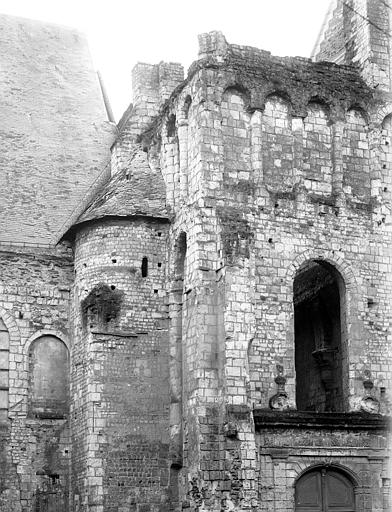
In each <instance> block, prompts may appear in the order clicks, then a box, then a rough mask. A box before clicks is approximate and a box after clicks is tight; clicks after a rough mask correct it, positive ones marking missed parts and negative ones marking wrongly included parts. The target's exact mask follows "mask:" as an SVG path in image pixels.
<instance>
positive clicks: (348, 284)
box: [286, 250, 359, 293]
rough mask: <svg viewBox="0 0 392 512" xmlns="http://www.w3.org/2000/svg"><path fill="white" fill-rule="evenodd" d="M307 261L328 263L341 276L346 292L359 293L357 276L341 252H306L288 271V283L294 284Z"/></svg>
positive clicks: (297, 258) (298, 256)
mask: <svg viewBox="0 0 392 512" xmlns="http://www.w3.org/2000/svg"><path fill="white" fill-rule="evenodd" d="M307 261H319V262H325V263H328V264H329V265H331V267H333V268H334V269H335V270H337V271H338V273H339V274H340V275H341V277H342V279H343V281H344V285H345V288H346V290H349V291H350V292H354V293H356V292H358V291H359V286H358V283H357V280H356V277H355V274H354V272H353V270H352V268H351V266H350V265H349V263H348V262H347V261H346V260H345V259H344V257H343V256H342V255H341V254H340V253H339V251H314V250H306V251H304V252H302V253H300V254H298V255H297V256H296V257H295V259H294V260H293V261H292V263H291V265H290V266H289V267H288V269H287V273H286V278H287V281H288V282H291V283H294V279H295V276H296V274H297V272H298V270H299V269H300V268H301V267H302V266H304V265H305V264H306V262H307Z"/></svg>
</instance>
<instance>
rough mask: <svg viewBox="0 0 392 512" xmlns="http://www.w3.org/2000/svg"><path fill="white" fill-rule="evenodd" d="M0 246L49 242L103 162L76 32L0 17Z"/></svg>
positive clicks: (93, 91) (107, 135) (96, 106)
mask: <svg viewBox="0 0 392 512" xmlns="http://www.w3.org/2000/svg"><path fill="white" fill-rule="evenodd" d="M0 48H1V54H0V70H1V71H0V97H1V108H0V141H1V152H0V242H1V241H3V242H4V241H9V240H12V241H13V242H18V243H31V244H37V243H39V244H51V243H54V241H55V240H56V239H57V237H58V234H59V232H61V230H62V228H63V227H64V225H65V224H66V223H67V220H68V219H70V218H71V217H72V215H74V214H75V211H76V210H77V209H78V207H79V205H80V203H81V201H82V198H83V197H85V195H86V193H87V191H88V190H89V189H90V187H91V184H92V183H93V182H94V181H95V180H96V179H97V177H98V176H99V175H100V174H101V173H102V171H103V169H104V168H105V166H106V165H107V163H108V161H109V160H110V146H111V144H112V142H113V139H114V134H115V133H114V132H115V128H114V125H113V124H111V123H109V122H108V118H107V114H106V110H105V105H104V101H103V97H102V92H101V88H100V85H99V81H98V77H97V74H96V72H95V70H94V68H93V66H92V61H91V57H90V53H89V50H88V45H87V41H86V39H85V38H84V36H83V35H81V34H80V33H79V32H78V31H76V30H74V29H71V28H66V27H62V26H58V25H52V24H48V23H46V22H45V23H44V22H40V21H33V20H27V19H23V18H15V17H13V16H6V15H0Z"/></svg>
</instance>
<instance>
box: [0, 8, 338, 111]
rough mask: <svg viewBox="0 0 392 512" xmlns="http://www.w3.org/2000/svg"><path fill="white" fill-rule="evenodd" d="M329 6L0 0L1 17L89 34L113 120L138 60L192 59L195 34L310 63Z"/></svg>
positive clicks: (127, 98)
mask: <svg viewBox="0 0 392 512" xmlns="http://www.w3.org/2000/svg"><path fill="white" fill-rule="evenodd" d="M329 2H330V0H235V1H234V0H195V1H192V2H191V1H188V0H167V1H164V0H161V1H159V0H0V12H1V13H3V14H13V15H15V16H23V17H26V18H33V19H39V20H44V21H49V22H54V23H59V24H61V25H68V26H71V27H75V28H78V29H79V30H81V31H83V32H84V33H85V34H87V37H88V40H89V43H90V49H91V53H92V56H93V60H94V63H95V66H96V68H97V69H98V70H99V71H100V72H101V74H102V76H103V80H104V82H105V85H106V89H107V92H108V95H109V99H110V102H111V105H112V108H113V111H114V114H115V117H116V119H117V120H118V119H119V117H120V116H121V114H122V112H123V111H124V110H125V109H126V107H127V106H128V104H129V103H130V102H131V100H132V98H131V81H130V77H131V69H132V67H133V66H134V65H135V64H136V62H138V61H139V62H149V63H152V64H155V63H158V62H160V61H162V60H164V61H168V62H181V63H182V64H183V65H184V66H185V69H187V68H188V67H189V65H190V64H191V62H192V61H194V60H195V59H196V58H197V51H198V44H197V35H198V34H201V33H203V32H209V31H210V30H221V31H222V32H223V33H224V35H225V36H226V39H227V40H228V42H229V43H236V44H241V45H247V46H255V47H257V48H263V49H264V50H268V51H270V52H271V53H273V54H274V55H282V56H283V55H300V56H303V57H308V56H309V55H310V53H311V51H312V48H313V45H314V43H315V40H316V38H317V34H318V32H319V30H320V27H321V24H322V22H323V19H324V16H325V14H326V12H327V10H328V5H329Z"/></svg>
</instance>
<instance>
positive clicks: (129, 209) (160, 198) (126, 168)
mask: <svg viewBox="0 0 392 512" xmlns="http://www.w3.org/2000/svg"><path fill="white" fill-rule="evenodd" d="M165 198H166V192H165V183H164V181H163V177H162V174H161V172H160V170H159V169H154V168H153V167H152V166H150V165H149V163H148V160H147V153H145V152H144V151H143V150H142V149H140V148H137V149H134V150H133V151H132V152H131V155H130V157H129V160H128V162H126V164H125V165H124V164H122V169H121V170H119V171H118V172H116V173H115V174H113V176H112V177H111V178H110V180H109V181H108V182H107V183H106V185H104V187H103V188H102V189H101V190H100V191H99V192H98V193H97V195H96V196H95V198H94V199H93V201H92V202H91V203H90V205H89V206H88V207H87V208H86V210H85V211H84V212H83V213H82V215H81V216H80V217H79V218H78V220H77V221H76V223H75V224H80V223H82V222H87V221H91V220H95V219H100V218H103V217H113V216H115V217H133V216H147V217H158V218H161V219H162V218H163V219H167V218H168V211H167V209H166V204H165Z"/></svg>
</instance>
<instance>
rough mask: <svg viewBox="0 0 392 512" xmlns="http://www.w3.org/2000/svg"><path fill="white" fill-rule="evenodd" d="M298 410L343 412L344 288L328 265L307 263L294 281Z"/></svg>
mask: <svg viewBox="0 0 392 512" xmlns="http://www.w3.org/2000/svg"><path fill="white" fill-rule="evenodd" d="M294 326H295V370H296V378H297V382H296V400H297V409H298V410H302V411H315V412H334V411H336V412H338V411H343V410H344V397H343V360H344V358H345V351H344V350H345V344H344V343H343V342H342V341H343V340H344V339H345V337H346V335H345V286H344V281H343V279H342V277H341V276H340V274H339V273H338V272H337V270H336V269H335V268H334V267H332V265H330V264H328V263H326V262H324V261H321V260H311V261H308V262H307V263H306V264H305V265H304V266H303V267H302V268H301V269H300V270H299V271H298V272H297V275H296V277H295V280H294Z"/></svg>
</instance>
